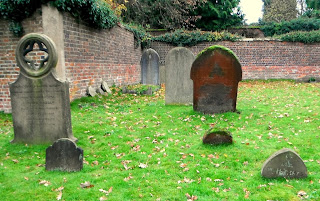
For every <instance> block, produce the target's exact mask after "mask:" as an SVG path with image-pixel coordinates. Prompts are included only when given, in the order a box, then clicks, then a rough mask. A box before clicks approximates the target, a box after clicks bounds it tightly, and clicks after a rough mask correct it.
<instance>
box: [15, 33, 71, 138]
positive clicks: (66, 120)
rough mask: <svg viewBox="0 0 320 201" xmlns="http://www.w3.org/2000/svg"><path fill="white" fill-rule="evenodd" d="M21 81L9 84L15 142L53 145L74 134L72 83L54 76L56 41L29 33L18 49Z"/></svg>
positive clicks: (56, 58)
mask: <svg viewBox="0 0 320 201" xmlns="http://www.w3.org/2000/svg"><path fill="white" fill-rule="evenodd" d="M16 60H17V64H18V66H19V67H20V74H19V77H18V79H17V80H16V81H15V82H14V83H12V84H10V93H11V104H12V118H13V128H14V139H13V141H12V142H17V143H31V144H41V143H52V142H54V141H56V140H58V139H60V138H69V139H71V140H73V141H76V138H74V136H73V134H72V127H71V114H70V99H69V84H68V82H66V81H65V82H61V81H59V80H57V79H56V78H55V77H54V75H53V74H52V70H53V68H55V66H56V64H57V61H58V57H57V52H56V48H55V45H54V43H53V41H52V40H51V39H50V38H49V37H47V36H46V35H43V34H35V33H32V34H28V35H26V36H24V37H23V38H21V40H20V41H19V43H18V46H17V49H16Z"/></svg>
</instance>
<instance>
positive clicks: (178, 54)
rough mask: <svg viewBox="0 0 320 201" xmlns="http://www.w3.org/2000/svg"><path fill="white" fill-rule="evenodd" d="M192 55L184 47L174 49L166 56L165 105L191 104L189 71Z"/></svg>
mask: <svg viewBox="0 0 320 201" xmlns="http://www.w3.org/2000/svg"><path fill="white" fill-rule="evenodd" d="M193 61H194V55H193V53H192V52H191V51H190V50H188V49H187V48H185V47H176V48H173V49H172V50H170V51H169V53H168V55H167V56H166V82H165V84H166V85H165V86H166V91H165V93H166V96H165V102H166V104H192V102H193V96H192V93H193V85H192V80H191V79H190V70H191V66H192V63H193Z"/></svg>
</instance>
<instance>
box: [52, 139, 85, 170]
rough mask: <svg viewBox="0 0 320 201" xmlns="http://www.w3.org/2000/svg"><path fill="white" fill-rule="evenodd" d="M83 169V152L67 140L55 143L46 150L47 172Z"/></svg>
mask: <svg viewBox="0 0 320 201" xmlns="http://www.w3.org/2000/svg"><path fill="white" fill-rule="evenodd" d="M82 167H83V150H82V149H81V148H79V147H77V145H76V144H75V143H74V142H73V141H71V140H69V139H66V138H62V139H59V140H57V141H56V142H54V143H53V145H52V146H50V147H48V148H47V150H46V170H50V171H51V170H60V171H66V172H73V171H80V170H82Z"/></svg>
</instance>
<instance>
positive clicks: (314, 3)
mask: <svg viewBox="0 0 320 201" xmlns="http://www.w3.org/2000/svg"><path fill="white" fill-rule="evenodd" d="M306 3H307V6H308V8H311V9H313V10H320V1H319V0H306Z"/></svg>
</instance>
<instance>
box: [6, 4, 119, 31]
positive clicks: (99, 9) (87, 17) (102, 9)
mask: <svg viewBox="0 0 320 201" xmlns="http://www.w3.org/2000/svg"><path fill="white" fill-rule="evenodd" d="M46 3H50V4H51V5H52V6H54V7H56V8H57V9H58V10H60V11H64V12H69V13H70V14H71V15H72V16H73V17H75V18H77V19H81V20H83V21H85V22H86V23H88V24H89V25H90V26H92V27H94V28H98V29H109V28H112V27H114V26H115V25H116V24H117V23H118V22H119V19H118V17H117V16H116V15H115V14H114V12H113V11H112V10H111V8H110V6H109V5H108V4H107V3H106V2H105V1H101V0H1V1H0V18H1V17H2V18H4V19H7V20H9V21H10V30H11V31H12V32H13V34H14V35H15V36H21V35H22V34H23V27H22V25H21V21H22V20H23V19H25V18H28V17H30V16H31V15H32V14H33V13H34V12H35V11H36V10H37V9H38V8H40V7H41V5H42V4H46Z"/></svg>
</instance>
